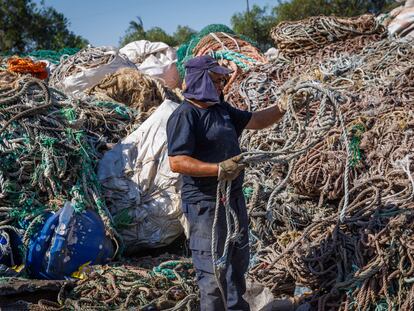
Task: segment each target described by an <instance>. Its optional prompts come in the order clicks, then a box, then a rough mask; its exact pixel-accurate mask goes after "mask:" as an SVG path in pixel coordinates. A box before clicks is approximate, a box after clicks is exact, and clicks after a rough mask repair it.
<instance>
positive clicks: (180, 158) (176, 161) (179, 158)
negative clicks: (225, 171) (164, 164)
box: [168, 155, 218, 177]
mask: <svg viewBox="0 0 414 311" xmlns="http://www.w3.org/2000/svg"><path fill="white" fill-rule="evenodd" d="M168 160H169V162H170V168H171V171H173V172H174V173H180V174H184V175H188V176H193V177H210V176H217V175H218V164H216V163H207V162H203V161H200V160H197V159H194V158H192V157H190V156H186V155H176V156H170V157H168Z"/></svg>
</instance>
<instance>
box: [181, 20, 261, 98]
mask: <svg viewBox="0 0 414 311" xmlns="http://www.w3.org/2000/svg"><path fill="white" fill-rule="evenodd" d="M207 54H208V55H211V56H212V57H214V58H216V59H217V60H218V61H219V63H220V64H221V65H223V66H226V67H228V68H230V69H231V70H233V74H232V76H231V78H230V80H229V82H228V83H227V85H226V88H225V90H227V89H228V88H229V87H230V86H231V84H232V83H233V81H234V80H235V79H236V77H237V76H238V75H239V74H241V73H242V72H245V71H247V70H248V69H249V68H250V67H252V66H253V65H255V64H258V63H266V62H267V60H266V58H265V56H264V55H263V54H262V53H261V52H260V51H259V49H258V48H256V47H255V46H254V45H253V44H252V43H251V42H250V41H249V40H248V39H247V38H245V37H242V36H239V35H236V34H235V33H234V32H233V31H231V30H230V29H229V28H228V27H227V26H224V25H209V26H207V27H205V28H203V29H202V30H201V31H200V32H199V33H198V34H197V35H195V36H194V37H193V38H191V40H190V42H188V43H186V44H183V45H181V46H180V47H179V49H178V51H177V57H178V62H177V68H178V71H179V73H180V75H181V77H182V78H183V77H184V74H185V69H184V64H185V62H186V61H188V60H189V59H191V58H193V57H196V56H201V55H207Z"/></svg>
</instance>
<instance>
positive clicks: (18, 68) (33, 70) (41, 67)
mask: <svg viewBox="0 0 414 311" xmlns="http://www.w3.org/2000/svg"><path fill="white" fill-rule="evenodd" d="M7 69H8V70H9V71H12V72H17V73H30V74H31V75H32V76H33V77H35V78H38V79H41V80H44V79H46V78H47V76H48V73H47V70H46V63H44V62H36V63H35V62H33V60H31V59H30V58H20V57H12V58H10V59H9V60H8V61H7Z"/></svg>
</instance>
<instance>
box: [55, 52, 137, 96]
mask: <svg viewBox="0 0 414 311" xmlns="http://www.w3.org/2000/svg"><path fill="white" fill-rule="evenodd" d="M102 48H104V49H105V52H104V54H105V55H106V54H109V55H113V58H112V59H111V61H110V62H108V63H106V64H102V65H99V66H96V67H92V68H87V69H85V68H83V69H82V70H81V71H80V72H77V73H75V74H73V75H70V76H68V77H66V78H64V79H63V80H62V81H59V83H58V85H57V87H58V88H59V89H60V90H62V91H64V92H65V93H72V95H75V96H76V95H78V94H79V93H81V92H83V91H84V90H86V89H87V88H90V87H92V86H94V85H95V84H97V83H98V82H99V81H101V80H102V79H103V78H104V77H105V76H106V75H107V74H110V73H114V72H116V71H117V70H118V69H121V68H125V67H130V68H135V65H134V63H132V62H131V61H129V59H128V58H126V57H125V56H123V55H121V54H119V53H118V50H117V49H116V48H114V47H102ZM74 57H76V54H75V55H74Z"/></svg>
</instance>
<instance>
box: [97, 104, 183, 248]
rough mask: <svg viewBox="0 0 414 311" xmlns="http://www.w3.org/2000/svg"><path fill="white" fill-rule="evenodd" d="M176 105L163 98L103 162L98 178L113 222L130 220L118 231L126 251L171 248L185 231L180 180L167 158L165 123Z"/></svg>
mask: <svg viewBox="0 0 414 311" xmlns="http://www.w3.org/2000/svg"><path fill="white" fill-rule="evenodd" d="M177 106H178V104H177V103H174V102H172V101H170V100H165V101H164V102H163V103H162V104H161V106H159V107H158V108H157V110H156V111H155V112H154V113H153V114H152V115H151V116H150V117H149V118H148V119H147V120H146V121H145V122H144V123H143V124H142V125H141V126H140V127H139V128H138V129H137V130H136V131H135V132H133V133H132V134H131V135H129V136H128V137H127V138H125V139H124V140H123V141H122V142H120V143H119V144H117V145H116V146H115V147H114V148H113V149H112V150H110V151H108V152H107V153H106V154H105V155H104V157H103V159H102V160H101V161H100V163H99V168H98V178H99V180H100V182H101V184H102V186H103V189H104V193H105V197H106V198H107V201H108V202H109V203H108V207H109V210H110V212H111V214H112V216H113V218H114V220H115V223H116V220H117V219H121V218H124V217H125V215H127V218H128V219H129V221H128V224H127V225H125V226H123V228H122V229H120V230H118V231H119V232H120V234H121V235H122V237H123V239H124V242H125V245H126V251H127V252H128V253H133V252H136V251H137V250H139V249H141V248H143V247H150V248H156V247H161V246H165V245H168V244H169V243H171V242H172V241H173V240H174V239H176V238H177V237H178V236H179V235H180V234H181V233H182V232H183V227H182V225H181V224H180V219H181V221H184V216H183V214H182V212H181V196H180V190H181V177H180V175H179V174H177V173H173V172H172V171H171V169H170V166H169V163H168V155H167V134H166V126H167V120H168V118H169V116H170V115H171V113H172V112H173V111H174V110H175V109H176V107H177Z"/></svg>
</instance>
